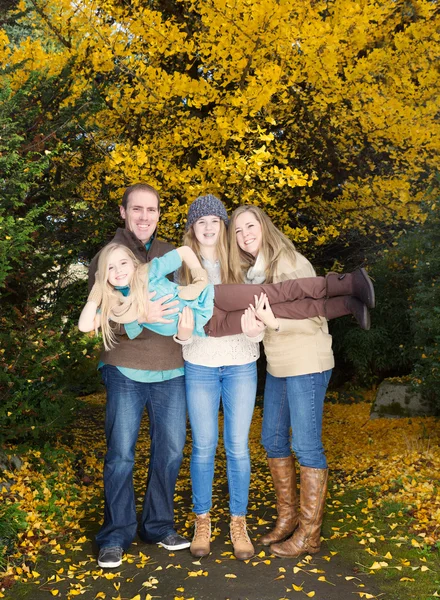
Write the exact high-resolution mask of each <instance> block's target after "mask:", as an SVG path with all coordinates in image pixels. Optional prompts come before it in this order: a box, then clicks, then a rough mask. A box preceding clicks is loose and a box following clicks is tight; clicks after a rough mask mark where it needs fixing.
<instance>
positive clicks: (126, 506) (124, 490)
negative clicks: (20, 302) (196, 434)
mask: <svg viewBox="0 0 440 600" xmlns="http://www.w3.org/2000/svg"><path fill="white" fill-rule="evenodd" d="M101 372H102V377H103V380H104V384H105V387H106V390H107V405H106V414H105V435H106V440H107V453H106V456H105V462H104V499H105V506H104V524H103V525H102V527H101V529H100V531H99V532H98V535H97V536H96V541H97V543H98V545H99V546H100V547H105V546H121V547H122V548H124V549H125V550H126V549H127V548H128V547H129V545H130V544H131V542H132V541H133V539H134V538H135V536H136V530H137V520H136V505H135V495H134V488H133V466H134V452H135V445H136V441H137V438H138V434H139V427H140V423H141V419H142V415H143V412H144V409H145V408H146V409H147V412H148V417H149V426H150V438H151V450H150V461H149V467H148V477H147V490H146V493H145V497H144V502H143V511H142V518H141V524H140V530H139V535H140V537H141V538H142V539H143V540H145V541H147V542H158V541H160V540H162V539H163V538H164V537H166V536H167V535H169V534H170V533H172V532H173V531H174V506H173V497H174V488H175V485H176V479H177V475H178V473H179V468H180V464H181V462H182V454H183V447H184V445H185V437H186V403H185V384H184V377H183V376H182V377H176V378H175V379H170V380H169V381H161V382H159V383H140V382H137V381H133V380H132V379H129V378H128V377H125V375H123V374H122V373H120V371H118V369H117V368H116V367H113V366H111V365H105V366H104V367H103V368H102V369H101Z"/></svg>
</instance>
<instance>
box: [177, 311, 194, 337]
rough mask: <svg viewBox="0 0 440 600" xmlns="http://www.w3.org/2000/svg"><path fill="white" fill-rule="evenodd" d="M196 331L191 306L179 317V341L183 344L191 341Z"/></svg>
mask: <svg viewBox="0 0 440 600" xmlns="http://www.w3.org/2000/svg"><path fill="white" fill-rule="evenodd" d="M193 330H194V313H193V311H192V310H191V309H190V307H189V306H184V307H183V310H182V312H181V313H180V315H179V323H178V325H177V339H178V340H180V341H181V342H185V341H186V340H189V338H190V337H191V336H192V332H193Z"/></svg>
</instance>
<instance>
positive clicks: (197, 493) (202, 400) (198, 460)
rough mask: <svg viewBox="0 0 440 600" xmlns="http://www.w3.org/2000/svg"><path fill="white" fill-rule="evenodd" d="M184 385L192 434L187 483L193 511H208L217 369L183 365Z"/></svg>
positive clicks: (217, 404) (215, 431)
mask: <svg viewBox="0 0 440 600" xmlns="http://www.w3.org/2000/svg"><path fill="white" fill-rule="evenodd" d="M185 385H186V399H187V406H188V414H189V420H190V424H191V432H192V454H191V465H190V468H191V483H192V492H193V503H194V512H195V513H196V514H197V515H201V514H204V513H207V512H209V510H210V509H211V505H212V482H213V478H214V460H215V453H216V450H217V443H218V412H219V407H220V390H221V383H220V370H219V369H218V368H216V367H203V366H200V365H195V364H193V363H189V362H186V363H185Z"/></svg>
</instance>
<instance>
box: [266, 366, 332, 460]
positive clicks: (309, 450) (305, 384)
mask: <svg viewBox="0 0 440 600" xmlns="http://www.w3.org/2000/svg"><path fill="white" fill-rule="evenodd" d="M331 374H332V370H331V369H330V370H328V371H324V372H322V373H310V374H308V375H296V376H294V377H273V376H272V375H270V374H269V373H268V374H267V377H266V387H265V390H264V412H263V429H262V434H261V438H262V439H261V441H262V444H263V446H264V449H265V450H266V452H267V456H268V458H285V457H286V456H290V453H291V450H290V427H291V428H292V450H293V451H294V452H295V455H296V458H297V460H298V462H299V464H300V465H301V466H303V467H312V468H315V469H326V468H327V459H326V457H325V453H324V448H323V445H322V439H321V435H322V413H323V409H324V398H325V393H326V390H327V386H328V383H329V381H330V377H331Z"/></svg>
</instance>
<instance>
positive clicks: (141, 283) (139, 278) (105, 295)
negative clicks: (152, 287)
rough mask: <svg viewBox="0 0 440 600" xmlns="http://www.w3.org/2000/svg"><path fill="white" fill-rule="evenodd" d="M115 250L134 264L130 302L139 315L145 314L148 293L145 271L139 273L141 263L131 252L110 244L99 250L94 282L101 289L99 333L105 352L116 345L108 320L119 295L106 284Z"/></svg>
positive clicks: (119, 245) (120, 246)
mask: <svg viewBox="0 0 440 600" xmlns="http://www.w3.org/2000/svg"><path fill="white" fill-rule="evenodd" d="M115 250H123V251H124V252H125V253H126V254H127V256H128V257H129V258H131V260H132V261H133V263H134V267H135V270H134V273H133V277H132V279H131V282H130V297H132V299H133V300H132V302H133V304H134V305H135V307H136V310H137V312H138V313H139V314H141V313H145V309H146V306H145V304H146V303H145V298H146V294H147V292H148V277H146V276H145V270H143V269H142V272H141V269H139V266H140V265H141V264H142V263H140V262H139V260H138V259H137V258H136V256H135V255H134V254H133V252H132V251H131V250H130V249H129V248H127V246H124V245H123V244H115V243H112V244H108V245H107V246H105V247H104V248H103V249H102V250H101V252H100V253H99V258H98V270H97V271H96V281H97V283H99V284H100V286H101V289H102V301H101V306H100V310H101V333H102V340H103V342H104V348H105V349H106V350H111V349H112V348H113V347H114V346H115V344H117V339H116V336H115V332H114V331H113V329H112V327H111V326H110V320H111V318H112V313H111V309H112V308H113V307H114V306H115V304H117V303H118V302H119V301H120V297H121V293H120V292H118V290H116V289H115V288H114V287H113V286H112V285H111V284H110V283H109V282H108V268H109V264H110V258H111V255H112V253H113V252H114V251H115ZM147 273H148V270H147Z"/></svg>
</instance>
